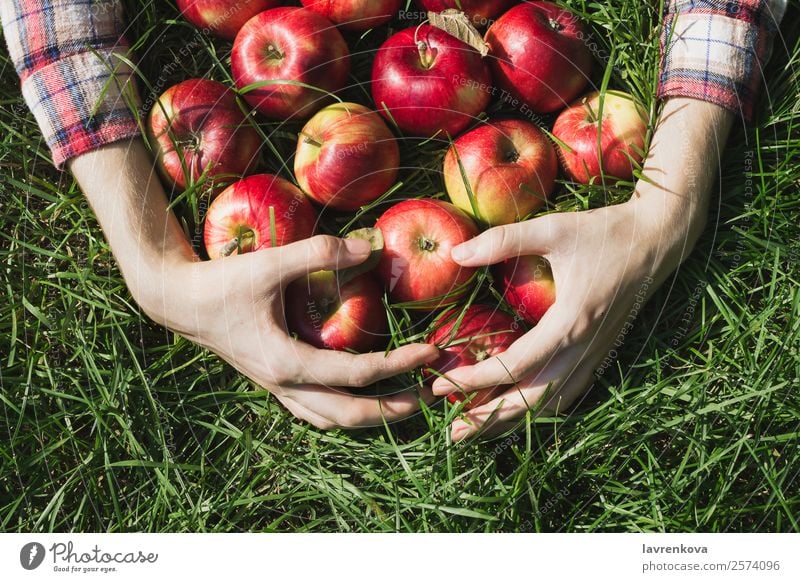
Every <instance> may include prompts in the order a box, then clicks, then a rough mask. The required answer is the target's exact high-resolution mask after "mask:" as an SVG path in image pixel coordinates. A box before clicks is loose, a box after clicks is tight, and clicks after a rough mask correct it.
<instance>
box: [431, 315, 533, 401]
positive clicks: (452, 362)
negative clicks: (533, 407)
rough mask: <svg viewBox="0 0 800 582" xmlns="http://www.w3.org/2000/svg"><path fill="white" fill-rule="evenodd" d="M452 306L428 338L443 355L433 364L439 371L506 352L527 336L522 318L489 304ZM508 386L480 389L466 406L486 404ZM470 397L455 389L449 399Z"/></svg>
mask: <svg viewBox="0 0 800 582" xmlns="http://www.w3.org/2000/svg"><path fill="white" fill-rule="evenodd" d="M461 312H462V309H461V308H458V307H454V308H451V309H449V310H447V311H445V312H444V313H442V315H440V316H439V317H438V318H437V319H436V324H438V325H439V327H437V328H436V330H435V331H434V332H433V333H431V334H430V335H429V336H428V339H427V342H428V343H429V344H433V345H435V346H436V347H438V348H439V358H438V359H437V360H436V361H435V362H434V363H433V364H431V368H432V369H433V370H435V371H436V373H437V374H438V375H443V374H447V372H449V371H450V370H453V369H455V368H460V367H462V366H473V365H475V364H477V363H479V362H482V361H483V360H485V359H486V358H491V357H493V356H497V355H498V354H501V353H503V352H504V351H506V350H507V349H508V348H509V347H511V344H513V343H514V342H515V341H517V340H518V339H519V338H521V337H522V336H523V334H524V333H525V330H524V329H522V326H521V325H520V322H519V321H516V320H515V319H514V318H513V317H511V316H510V315H508V314H507V313H504V312H502V311H499V310H498V309H497V307H490V306H488V305H471V306H469V307H468V308H467V310H466V311H465V312H464V313H463V316H462V313H461ZM507 388H508V386H507V385H501V386H495V387H493V388H485V389H483V390H480V391H478V392H477V393H476V394H475V395H474V396H472V398H471V399H470V401H469V403H467V404H466V405H465V406H464V408H466V409H467V410H469V409H471V408H475V407H476V406H480V405H482V404H486V403H487V402H489V401H490V400H492V399H493V398H495V397H496V396H498V395H499V393H501V392H503V391H504V390H506V389H507ZM466 398H467V395H465V394H464V393H462V392H451V393H450V394H448V395H447V399H448V400H449V401H450V402H452V403H453V404H455V403H457V402H463V401H464V400H465V399H466Z"/></svg>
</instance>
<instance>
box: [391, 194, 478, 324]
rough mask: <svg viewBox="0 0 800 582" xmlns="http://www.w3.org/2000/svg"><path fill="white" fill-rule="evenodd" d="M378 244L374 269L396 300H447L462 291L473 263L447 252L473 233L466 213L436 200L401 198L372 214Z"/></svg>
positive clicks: (470, 275) (445, 301) (433, 303)
mask: <svg viewBox="0 0 800 582" xmlns="http://www.w3.org/2000/svg"><path fill="white" fill-rule="evenodd" d="M376 226H377V227H378V228H379V229H380V230H381V233H382V234H383V239H384V249H383V253H382V254H381V261H380V263H379V264H378V267H377V272H378V275H379V276H380V278H381V279H382V280H383V282H384V284H385V285H386V286H387V287H388V289H389V293H390V295H391V297H392V299H393V300H394V301H396V302H401V303H405V302H423V303H424V302H428V301H432V300H433V301H432V303H431V304H429V305H420V307H421V308H430V309H434V308H436V307H437V306H438V304H444V305H446V304H448V302H449V303H452V301H454V300H456V299H458V298H459V297H460V296H461V295H463V293H464V292H465V291H466V288H467V287H468V285H466V284H467V283H468V282H469V280H470V279H471V278H472V276H473V275H474V274H475V269H474V268H468V267H462V266H460V265H459V264H458V263H456V262H455V261H453V259H452V258H451V257H450V251H451V249H452V248H453V247H455V246H457V245H459V244H461V243H463V242H466V241H468V240H470V239H471V238H473V237H475V236H476V235H477V234H478V227H477V226H476V225H475V223H474V222H473V221H472V219H471V218H469V216H467V215H466V214H464V213H463V212H461V211H460V210H459V209H458V208H456V207H455V206H453V205H452V204H450V203H448V202H442V201H440V200H427V199H423V200H405V201H403V202H400V203H399V204H396V205H395V206H392V207H391V208H389V210H387V211H386V212H384V213H383V215H382V216H381V217H380V218H379V219H378V222H377V224H376Z"/></svg>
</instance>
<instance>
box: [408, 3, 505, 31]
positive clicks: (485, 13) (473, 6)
mask: <svg viewBox="0 0 800 582" xmlns="http://www.w3.org/2000/svg"><path fill="white" fill-rule="evenodd" d="M514 1H515V0H417V4H419V5H420V6H422V7H423V8H424V9H425V10H428V11H429V12H442V11H443V10H450V9H456V10H461V11H462V12H464V13H465V14H466V15H467V16H469V17H470V18H471V19H472V22H474V23H475V25H476V26H486V25H488V24H489V23H490V22H491V20H492V19H493V18H497V17H498V16H499V15H500V14H502V13H503V12H505V11H506V10H507V9H508V7H509V6H511V5H512V4H514Z"/></svg>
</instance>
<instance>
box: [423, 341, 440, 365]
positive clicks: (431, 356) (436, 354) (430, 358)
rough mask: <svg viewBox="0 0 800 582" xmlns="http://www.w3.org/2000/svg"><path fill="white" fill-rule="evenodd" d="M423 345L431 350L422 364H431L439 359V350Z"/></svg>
mask: <svg viewBox="0 0 800 582" xmlns="http://www.w3.org/2000/svg"><path fill="white" fill-rule="evenodd" d="M425 345H426V347H429V348H433V349H431V350H429V352H430V354H429V355H428V357H426V358H425V361H424V362H423V363H424V364H433V363H434V362H435V361H436V360H438V359H439V348H437V347H436V346H428V345H427V344H425Z"/></svg>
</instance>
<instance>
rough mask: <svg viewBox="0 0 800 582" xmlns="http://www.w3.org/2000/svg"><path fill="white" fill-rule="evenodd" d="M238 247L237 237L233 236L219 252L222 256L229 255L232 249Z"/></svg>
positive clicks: (232, 251) (235, 249)
mask: <svg viewBox="0 0 800 582" xmlns="http://www.w3.org/2000/svg"><path fill="white" fill-rule="evenodd" d="M238 249H239V237H238V236H237V237H234V238H232V239H231V240H230V242H228V244H226V245H225V246H224V247H222V249H221V250H220V252H219V254H220V256H222V257H230V256H231V255H232V254H233V253H234V251H237V250H238Z"/></svg>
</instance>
